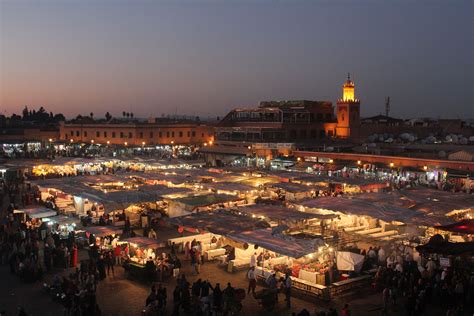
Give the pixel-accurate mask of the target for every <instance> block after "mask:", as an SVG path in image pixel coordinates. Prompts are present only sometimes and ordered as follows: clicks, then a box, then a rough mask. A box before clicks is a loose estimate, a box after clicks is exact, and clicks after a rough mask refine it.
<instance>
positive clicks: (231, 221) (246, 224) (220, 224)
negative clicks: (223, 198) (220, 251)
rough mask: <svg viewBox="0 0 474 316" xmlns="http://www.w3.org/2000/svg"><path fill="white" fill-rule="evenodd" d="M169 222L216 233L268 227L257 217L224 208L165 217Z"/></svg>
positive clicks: (224, 233) (223, 233)
mask: <svg viewBox="0 0 474 316" xmlns="http://www.w3.org/2000/svg"><path fill="white" fill-rule="evenodd" d="M167 221H168V222H169V223H171V224H174V225H176V226H179V227H182V228H185V229H186V228H191V229H197V230H199V231H205V232H210V233H214V234H218V235H227V234H231V233H237V232H241V231H246V230H253V229H257V228H259V227H260V228H262V227H268V224H267V223H266V222H262V221H260V220H259V219H257V218H252V217H249V216H244V215H238V214H234V213H232V212H229V211H225V210H217V211H210V212H200V213H195V214H190V215H186V216H180V217H173V218H169V219H167Z"/></svg>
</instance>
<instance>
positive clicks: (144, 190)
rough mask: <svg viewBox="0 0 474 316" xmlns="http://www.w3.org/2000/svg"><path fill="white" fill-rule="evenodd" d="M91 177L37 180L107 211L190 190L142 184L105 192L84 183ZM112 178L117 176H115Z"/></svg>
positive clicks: (38, 182) (43, 184) (43, 185)
mask: <svg viewBox="0 0 474 316" xmlns="http://www.w3.org/2000/svg"><path fill="white" fill-rule="evenodd" d="M88 178H91V176H89V177H64V178H56V179H48V180H40V181H35V183H36V184H37V185H39V186H41V187H45V188H54V189H57V190H60V191H62V192H64V193H67V194H70V195H73V196H78V197H82V198H85V199H89V200H91V201H94V202H97V203H100V204H102V205H103V206H104V208H105V209H106V211H114V210H117V209H123V208H127V207H128V206H130V205H132V204H137V203H146V202H156V201H158V200H159V199H161V197H163V196H164V195H168V194H173V193H182V192H187V191H190V190H189V189H185V188H168V187H167V186H163V185H141V186H139V187H138V189H136V190H122V191H111V192H107V193H106V192H104V191H101V190H96V189H94V188H92V187H90V186H88V185H86V184H85V183H84V181H86V180H87V179H88ZM112 178H116V176H113V177H112ZM112 178H111V179H112Z"/></svg>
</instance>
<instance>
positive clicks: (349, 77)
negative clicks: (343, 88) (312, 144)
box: [347, 72, 351, 81]
mask: <svg viewBox="0 0 474 316" xmlns="http://www.w3.org/2000/svg"><path fill="white" fill-rule="evenodd" d="M350 80H351V73H350V72H348V73H347V81H350Z"/></svg>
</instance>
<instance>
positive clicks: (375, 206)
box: [295, 197, 450, 226]
mask: <svg viewBox="0 0 474 316" xmlns="http://www.w3.org/2000/svg"><path fill="white" fill-rule="evenodd" d="M295 204H297V205H301V206H303V207H306V208H319V209H325V210H330V211H333V212H341V213H344V214H352V215H361V216H370V217H373V218H377V219H381V220H383V221H386V222H391V221H398V222H403V223H406V224H413V225H420V226H433V225H439V224H448V223H450V220H449V218H447V217H442V216H426V214H424V213H423V212H420V211H417V210H413V209H408V208H403V207H399V206H396V205H390V204H380V203H373V202H369V201H363V200H359V199H357V198H352V199H349V198H343V197H321V198H316V199H310V200H304V201H300V202H297V203H295Z"/></svg>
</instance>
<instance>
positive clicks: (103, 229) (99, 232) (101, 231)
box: [84, 226, 122, 237]
mask: <svg viewBox="0 0 474 316" xmlns="http://www.w3.org/2000/svg"><path fill="white" fill-rule="evenodd" d="M84 230H85V231H86V232H88V233H90V234H93V235H95V236H97V237H103V236H108V235H120V234H122V229H121V228H118V227H114V226H87V227H84Z"/></svg>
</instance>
